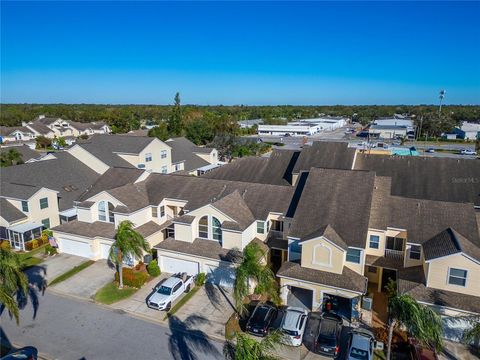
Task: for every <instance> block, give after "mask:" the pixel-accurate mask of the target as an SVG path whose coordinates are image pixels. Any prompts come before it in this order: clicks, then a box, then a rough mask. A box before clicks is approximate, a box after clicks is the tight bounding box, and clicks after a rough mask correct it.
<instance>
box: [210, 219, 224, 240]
mask: <svg viewBox="0 0 480 360" xmlns="http://www.w3.org/2000/svg"><path fill="white" fill-rule="evenodd" d="M212 235H213V236H212V237H213V239H214V240H218V241H222V223H221V222H220V220H218V219H217V218H216V217H213V216H212Z"/></svg>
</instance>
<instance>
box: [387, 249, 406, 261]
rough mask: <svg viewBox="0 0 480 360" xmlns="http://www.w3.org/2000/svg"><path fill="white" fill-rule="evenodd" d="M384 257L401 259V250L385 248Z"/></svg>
mask: <svg viewBox="0 0 480 360" xmlns="http://www.w3.org/2000/svg"><path fill="white" fill-rule="evenodd" d="M385 257H387V258H391V259H395V260H402V261H403V251H400V250H393V249H385Z"/></svg>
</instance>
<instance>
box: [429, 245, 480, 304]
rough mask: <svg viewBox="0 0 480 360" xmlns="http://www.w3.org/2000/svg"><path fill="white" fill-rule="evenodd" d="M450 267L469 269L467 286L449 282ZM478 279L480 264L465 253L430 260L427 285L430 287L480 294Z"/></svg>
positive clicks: (479, 277) (479, 276)
mask: <svg viewBox="0 0 480 360" xmlns="http://www.w3.org/2000/svg"><path fill="white" fill-rule="evenodd" d="M449 268H455V269H462V270H467V271H468V273H467V283H466V286H465V287H463V286H458V285H450V284H448V269H449ZM478 279H480V264H479V263H478V262H475V261H473V260H471V259H469V258H467V257H466V256H464V255H463V254H456V255H452V256H448V257H444V258H439V259H436V260H432V261H430V262H429V266H428V274H427V286H429V287H432V288H437V289H443V290H448V291H455V292H460V293H462V294H468V295H474V296H479V294H480V281H479V280H478Z"/></svg>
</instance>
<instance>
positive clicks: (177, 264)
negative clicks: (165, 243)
mask: <svg viewBox="0 0 480 360" xmlns="http://www.w3.org/2000/svg"><path fill="white" fill-rule="evenodd" d="M198 267H199V264H198V262H195V261H187V260H181V259H175V258H172V257H168V256H160V269H161V270H162V272H166V273H171V274H176V273H182V272H186V273H187V274H188V275H197V274H198V273H199V271H198Z"/></svg>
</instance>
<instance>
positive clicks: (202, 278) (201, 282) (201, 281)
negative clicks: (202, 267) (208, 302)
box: [195, 272, 207, 286]
mask: <svg viewBox="0 0 480 360" xmlns="http://www.w3.org/2000/svg"><path fill="white" fill-rule="evenodd" d="M206 278H207V276H206V275H205V273H203V272H202V273H200V274H198V275H197V277H196V278H195V285H197V286H203V285H204V284H205V279H206Z"/></svg>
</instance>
